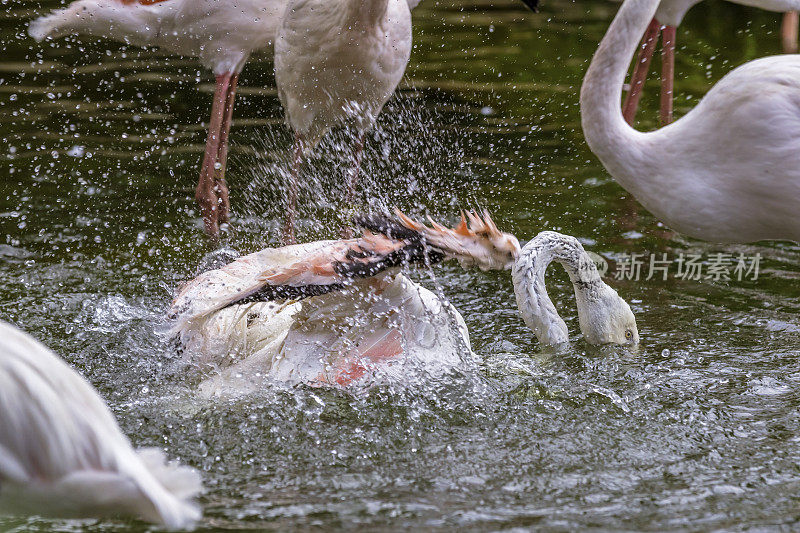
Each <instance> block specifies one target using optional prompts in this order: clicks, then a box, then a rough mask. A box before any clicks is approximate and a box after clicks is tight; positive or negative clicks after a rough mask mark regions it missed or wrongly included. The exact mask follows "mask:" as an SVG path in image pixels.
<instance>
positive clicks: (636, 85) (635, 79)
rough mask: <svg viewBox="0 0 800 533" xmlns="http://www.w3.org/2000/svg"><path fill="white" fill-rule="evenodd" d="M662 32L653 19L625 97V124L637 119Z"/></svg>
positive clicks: (623, 106)
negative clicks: (643, 91) (637, 112)
mask: <svg viewBox="0 0 800 533" xmlns="http://www.w3.org/2000/svg"><path fill="white" fill-rule="evenodd" d="M660 32H661V24H660V23H659V22H658V21H657V20H656V19H653V20H652V21H650V25H649V26H648V27H647V30H646V31H645V33H644V37H643V38H642V44H641V48H640V50H639V56H638V57H637V58H636V64H635V65H634V67H633V74H631V80H630V84H629V85H630V90H629V91H628V95H627V96H626V97H625V103H624V104H623V105H622V116H623V117H624V118H625V122H627V123H628V124H631V125H632V124H633V120H634V118H636V110H637V109H638V108H639V100H640V99H641V97H642V90H643V89H644V82H645V80H647V73H648V72H649V71H650V60H651V59H653V53H654V52H655V50H656V44H657V43H658V34H659V33H660Z"/></svg>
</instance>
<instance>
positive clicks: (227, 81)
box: [28, 0, 288, 239]
mask: <svg viewBox="0 0 800 533" xmlns="http://www.w3.org/2000/svg"><path fill="white" fill-rule="evenodd" d="M287 2H288V0H227V1H220V0H78V1H76V2H73V3H71V4H70V5H69V6H67V7H66V8H64V9H59V10H56V11H54V12H53V13H51V14H49V15H46V16H43V17H40V18H38V19H36V20H34V21H33V22H31V25H30V27H29V30H28V31H29V33H30V35H31V36H32V37H33V38H34V39H36V40H37V41H41V40H43V39H45V38H48V37H49V38H58V37H63V36H65V35H72V34H84V35H92V36H97V37H105V38H108V39H114V40H117V41H122V42H125V43H130V44H135V45H139V46H159V47H162V48H164V49H166V50H169V51H170V52H172V53H175V54H179V55H183V56H192V57H197V58H198V59H199V60H200V62H201V63H202V64H203V65H204V66H205V67H206V68H208V69H210V70H211V71H213V73H214V75H215V76H216V88H215V90H214V101H213V105H212V107H211V121H210V122H209V126H208V139H207V141H206V149H205V155H204V157H203V163H202V167H201V171H200V179H199V180H198V183H197V189H196V191H195V198H196V199H197V202H198V204H199V205H200V210H201V213H202V215H203V221H204V224H205V229H206V232H207V233H208V234H209V235H210V236H212V237H213V238H215V239H216V238H217V237H218V235H219V226H220V224H222V223H226V222H228V218H229V211H230V202H229V200H228V187H227V184H226V182H225V166H226V162H227V157H228V136H229V133H230V127H231V118H232V116H233V103H234V98H235V96H236V86H237V83H238V80H239V73H240V72H241V70H242V68H243V67H244V64H245V62H246V61H247V59H248V58H249V57H250V54H251V53H253V52H254V51H256V50H259V49H264V48H269V47H271V46H272V42H273V41H274V39H275V32H276V31H277V28H278V25H279V23H280V19H281V16H282V15H283V12H284V9H285V7H286V4H287Z"/></svg>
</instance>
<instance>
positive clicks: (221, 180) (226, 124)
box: [214, 74, 239, 224]
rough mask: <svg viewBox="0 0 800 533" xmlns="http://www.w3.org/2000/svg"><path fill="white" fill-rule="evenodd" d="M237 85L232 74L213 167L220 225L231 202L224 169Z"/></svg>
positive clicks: (226, 215)
mask: <svg viewBox="0 0 800 533" xmlns="http://www.w3.org/2000/svg"><path fill="white" fill-rule="evenodd" d="M238 84H239V74H233V76H231V81H230V84H229V85H228V91H227V94H226V95H225V114H224V115H223V118H222V128H221V131H220V136H219V149H218V151H217V163H216V165H215V175H214V179H215V183H216V186H217V189H218V191H219V222H220V223H221V224H222V223H227V222H228V221H229V220H230V210H231V202H230V199H229V197H228V183H227V182H226V181H225V168H226V166H227V163H228V139H229V138H230V132H231V122H232V121H233V102H234V100H235V99H236V87H237V86H238Z"/></svg>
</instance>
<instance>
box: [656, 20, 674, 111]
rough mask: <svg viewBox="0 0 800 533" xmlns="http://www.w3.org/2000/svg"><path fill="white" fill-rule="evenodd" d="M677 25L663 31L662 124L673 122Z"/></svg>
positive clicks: (666, 27)
mask: <svg viewBox="0 0 800 533" xmlns="http://www.w3.org/2000/svg"><path fill="white" fill-rule="evenodd" d="M676 30H677V29H676V28H675V26H664V29H663V30H662V31H661V112H660V117H661V125H662V126H666V125H667V124H670V123H671V122H672V92H673V83H674V79H675V37H676V35H677V31H676Z"/></svg>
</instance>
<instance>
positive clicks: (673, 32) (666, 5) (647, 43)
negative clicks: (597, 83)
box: [622, 0, 800, 125]
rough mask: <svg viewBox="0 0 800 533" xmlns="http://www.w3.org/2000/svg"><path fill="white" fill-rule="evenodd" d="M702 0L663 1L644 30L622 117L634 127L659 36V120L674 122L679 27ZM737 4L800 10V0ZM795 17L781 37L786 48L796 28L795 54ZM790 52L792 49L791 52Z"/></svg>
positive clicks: (785, 25)
mask: <svg viewBox="0 0 800 533" xmlns="http://www.w3.org/2000/svg"><path fill="white" fill-rule="evenodd" d="M701 1H702V0H662V1H661V3H660V4H659V5H658V9H657V10H656V13H655V16H654V17H653V20H652V21H650V24H649V25H648V26H647V29H646V30H645V31H644V37H643V38H642V46H641V50H640V52H639V56H638V58H637V59H636V65H635V66H634V69H633V73H632V74H631V79H630V84H629V85H630V89H629V91H628V95H627V96H626V97H625V103H624V104H623V111H622V114H623V116H624V117H625V120H626V121H627V122H628V124H633V120H634V118H635V117H636V110H637V108H638V107H639V99H640V98H641V96H642V89H643V88H644V82H645V80H646V79H647V72H648V70H649V68H650V60H651V59H652V57H653V52H654V51H655V48H656V43H657V42H658V36H659V33H660V34H661V38H662V52H661V101H660V112H659V118H660V121H661V124H662V125H667V124H669V123H670V122H672V118H673V117H672V115H673V113H672V96H673V85H674V78H675V40H676V37H677V28H678V26H680V24H681V22H682V21H683V17H684V16H685V15H686V12H687V11H689V9H691V8H692V7H694V6H695V5H696V4H699V3H700V2H701ZM729 1H731V2H733V3H736V4H742V5H747V6H753V7H759V8H761V9H766V10H768V11H790V10H796V9H800V0H729ZM795 16H796V13H795V14H794V15H793V14H791V13H787V14H786V15H785V17H784V23H783V25H782V29H781V34H782V36H783V37H782V39H783V42H784V47H786V45H787V43H788V42H789V41H790V40H791V33H792V31H793V27H794V42H795V45H794V51H796V50H797V30H796V23H795V25H794V26H792V21H793V20H794V18H793V17H795ZM787 50H789V49H787Z"/></svg>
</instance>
